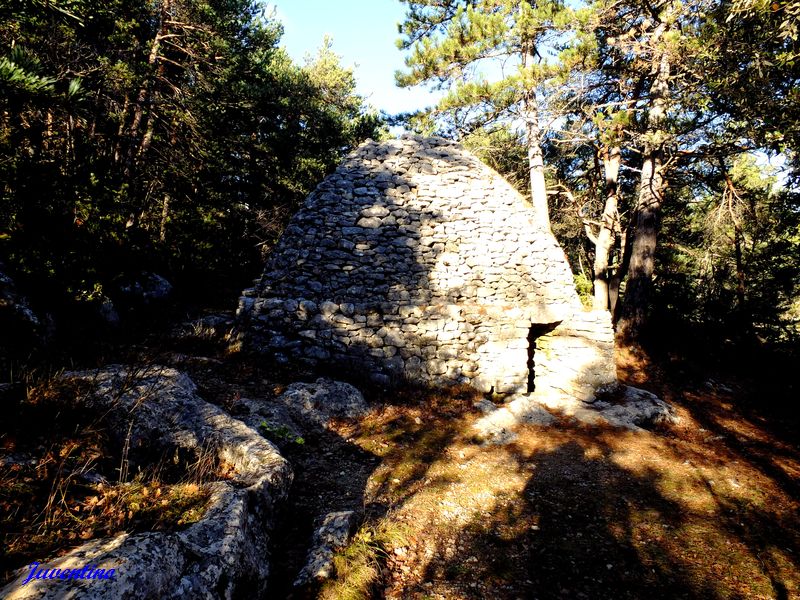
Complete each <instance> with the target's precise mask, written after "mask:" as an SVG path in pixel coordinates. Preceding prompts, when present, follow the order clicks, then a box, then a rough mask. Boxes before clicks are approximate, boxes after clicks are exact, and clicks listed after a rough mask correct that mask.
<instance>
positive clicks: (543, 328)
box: [528, 321, 561, 394]
mask: <svg viewBox="0 0 800 600" xmlns="http://www.w3.org/2000/svg"><path fill="white" fill-rule="evenodd" d="M560 324H561V322H560V321H559V322H558V323H533V324H532V325H531V328H530V329H529V330H528V393H529V394H530V393H532V392H533V391H534V390H535V389H536V359H535V354H536V340H537V339H539V338H540V337H542V336H543V335H545V334H548V333H550V332H551V331H553V329H555V328H556V327H558V326H559V325H560Z"/></svg>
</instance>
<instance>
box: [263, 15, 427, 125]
mask: <svg viewBox="0 0 800 600" xmlns="http://www.w3.org/2000/svg"><path fill="white" fill-rule="evenodd" d="M265 4H266V5H267V6H268V7H269V8H275V9H276V14H277V17H278V19H279V20H280V21H281V23H283V27H284V34H283V39H282V40H281V44H282V45H283V46H284V47H285V48H286V50H287V51H288V52H289V55H290V56H291V57H292V58H293V59H295V61H297V62H302V60H303V58H304V57H305V55H306V54H313V53H314V52H315V51H316V49H317V48H319V46H320V44H321V43H322V38H323V36H324V35H325V34H329V35H330V36H331V37H332V38H333V49H334V51H335V52H336V53H337V54H339V55H340V56H341V57H342V63H343V65H344V66H348V67H353V69H354V72H355V76H356V79H357V81H358V92H359V93H360V94H361V95H362V96H365V97H366V98H367V102H368V103H369V104H371V105H372V106H374V107H375V108H377V109H378V110H384V111H386V112H388V113H390V114H395V113H398V112H404V111H411V110H416V109H419V108H424V107H426V106H429V105H432V104H435V102H436V100H437V98H438V95H433V94H431V93H430V92H429V91H428V90H427V89H425V88H424V87H419V86H418V87H415V88H412V89H400V88H397V87H396V86H395V84H394V72H395V71H396V70H397V69H402V68H403V67H404V63H403V53H402V52H401V51H400V50H398V49H397V47H396V46H395V41H396V40H397V38H398V37H399V35H398V33H397V23H399V22H400V21H402V20H403V15H404V14H405V7H404V5H402V4H400V2H398V1H397V0H268V1H266V2H265Z"/></svg>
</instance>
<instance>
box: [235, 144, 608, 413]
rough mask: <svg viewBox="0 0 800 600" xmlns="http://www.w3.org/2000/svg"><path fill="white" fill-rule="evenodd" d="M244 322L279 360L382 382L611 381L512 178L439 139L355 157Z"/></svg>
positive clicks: (603, 321)
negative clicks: (326, 366)
mask: <svg viewBox="0 0 800 600" xmlns="http://www.w3.org/2000/svg"><path fill="white" fill-rule="evenodd" d="M238 315H239V317H240V319H243V320H245V321H247V322H248V323H249V331H250V332H251V333H252V336H251V339H252V340H253V342H254V343H255V344H256V345H257V346H260V347H261V348H262V349H264V350H266V351H268V352H270V353H273V354H274V355H276V356H277V357H278V358H279V359H283V360H290V359H295V360H296V359H302V360H307V361H311V362H316V363H318V362H325V363H330V364H339V365H343V366H350V367H353V368H355V369H357V370H358V371H360V372H364V371H365V370H367V372H368V373H370V374H371V375H372V376H373V378H375V379H376V380H378V381H383V382H387V383H388V382H390V381H392V380H395V379H396V378H398V377H400V376H405V377H408V378H411V379H415V380H421V381H424V382H428V383H432V384H437V385H447V384H453V383H467V384H471V385H473V386H475V387H478V388H479V389H484V390H487V391H488V390H491V389H494V390H495V391H496V392H501V393H509V392H525V391H530V390H531V389H532V388H533V387H534V386H536V387H537V388H539V387H542V386H553V387H556V388H559V389H564V390H567V391H570V392H571V393H576V394H579V395H583V396H586V397H587V398H588V397H589V396H591V394H592V393H593V389H594V387H595V386H596V385H598V384H601V383H607V382H609V381H612V380H614V372H613V359H612V352H613V338H612V334H611V327H610V323H609V322H608V319H607V317H606V315H605V313H591V312H584V311H583V309H582V307H581V304H580V302H579V300H578V297H577V295H576V293H575V289H574V286H573V281H572V274H571V272H570V269H569V266H568V264H567V261H566V258H565V256H564V252H563V251H562V250H561V248H560V247H559V246H558V244H557V242H556V240H555V238H553V236H552V235H551V234H550V232H549V231H546V230H543V229H541V228H539V227H537V225H536V223H535V222H534V221H533V219H532V211H531V209H530V207H529V206H528V205H527V203H526V202H525V200H524V199H523V198H522V197H521V196H520V195H519V194H518V193H517V192H516V191H515V190H514V189H513V188H512V187H511V186H510V185H509V184H508V183H507V182H506V181H505V180H504V179H503V178H502V177H500V176H499V175H498V174H497V173H496V172H494V171H493V170H491V169H490V168H488V167H487V166H486V165H484V164H483V163H482V162H481V161H480V160H478V159H477V158H476V157H475V156H473V155H471V154H470V153H468V152H467V151H465V150H464V149H463V148H462V147H461V146H459V145H457V144H454V143H452V142H450V141H447V140H444V139H441V138H419V137H416V136H404V137H403V138H402V139H399V140H392V141H387V142H382V143H377V142H371V141H370V142H367V143H365V144H363V145H362V146H361V147H359V148H358V149H357V150H355V151H354V152H353V153H352V154H351V155H350V156H348V158H347V159H346V160H345V161H344V163H343V164H342V165H341V166H340V167H339V168H338V169H337V170H336V172H334V173H333V174H332V175H330V176H329V177H328V178H326V179H325V180H324V181H323V182H322V183H321V184H320V185H319V186H318V187H317V189H316V190H315V191H314V192H313V193H312V194H311V195H310V196H309V198H308V199H307V201H306V203H305V205H304V206H303V208H302V209H301V210H300V211H299V212H298V213H297V214H296V215H295V216H294V218H293V219H292V220H291V223H290V224H289V226H288V227H287V229H286V231H285V232H284V234H283V236H282V238H281V239H280V241H279V243H278V245H277V247H276V248H275V249H274V251H273V253H272V254H271V256H270V259H269V260H268V263H267V266H266V269H265V271H264V275H263V277H262V278H261V279H260V280H258V281H257V282H256V285H255V287H254V288H252V289H248V290H245V292H244V294H243V297H242V298H241V300H240V304H239V310H238ZM533 375H535V377H534V376H533ZM590 388H591V389H592V391H591V392H589V391H588V390H589V389H590Z"/></svg>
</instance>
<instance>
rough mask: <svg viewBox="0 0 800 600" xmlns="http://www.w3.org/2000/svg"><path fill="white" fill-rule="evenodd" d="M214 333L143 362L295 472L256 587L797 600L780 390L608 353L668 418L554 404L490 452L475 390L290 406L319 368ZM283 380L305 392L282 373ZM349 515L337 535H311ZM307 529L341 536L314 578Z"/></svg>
mask: <svg viewBox="0 0 800 600" xmlns="http://www.w3.org/2000/svg"><path fill="white" fill-rule="evenodd" d="M225 327H226V323H225V322H224V320H223V321H220V322H217V323H216V325H215V324H214V322H213V320H212V321H209V322H206V323H205V324H203V323H199V324H195V326H193V327H192V328H191V331H190V332H189V335H188V336H187V335H182V336H178V340H177V341H175V340H174V339H173V341H172V342H170V343H169V344H166V345H164V346H162V350H160V351H159V352H158V353H155V354H154V353H153V351H152V350H151V349H149V348H148V349H143V354H147V355H148V358H149V359H150V360H152V361H156V362H159V363H161V364H167V365H170V366H173V367H176V368H178V369H179V370H181V371H182V372H185V373H187V374H188V375H189V376H190V377H191V378H192V380H193V381H194V382H195V383H196V384H197V387H198V394H199V395H200V396H201V397H202V398H204V399H206V400H208V401H209V402H211V403H213V404H216V405H217V406H220V407H222V408H223V409H224V410H225V411H226V412H228V413H230V414H232V415H234V416H236V417H237V418H239V419H242V420H244V421H245V422H248V423H249V424H250V425H251V427H255V428H256V429H257V430H259V432H260V433H261V434H262V435H264V436H265V437H267V438H268V439H269V440H270V441H272V442H273V443H274V444H275V445H276V446H278V447H279V448H280V450H281V453H282V454H283V456H284V457H285V458H286V459H287V460H288V462H289V463H290V464H291V466H292V470H293V472H294V483H293V484H292V487H291V489H290V492H289V497H288V500H287V501H286V502H284V503H283V508H282V509H281V511H280V512H279V514H278V518H277V523H278V524H277V528H276V530H275V531H274V532H273V534H272V536H271V546H272V548H271V563H272V564H271V566H270V573H271V575H270V581H269V592H268V597H269V598H314V597H321V598H381V597H384V598H447V599H451V598H592V599H594V598H642V597H649V596H656V597H670V598H792V597H800V568H799V567H800V556H799V555H798V553H800V522H798V519H797V514H798V508H799V506H798V505H799V504H800V485H798V477H800V452H798V446H797V431H798V430H797V416H796V415H795V414H794V413H793V412H792V411H791V409H790V408H783V405H784V404H786V403H782V402H780V401H779V400H780V399H781V398H780V397H779V396H778V395H777V394H778V392H776V391H775V390H780V389H786V388H785V387H783V388H782V387H781V385H780V384H778V383H776V382H764V381H761V382H759V385H755V384H754V382H753V381H752V380H746V379H743V378H739V379H736V378H731V377H728V378H724V379H723V378H721V377H715V378H713V379H711V378H709V377H708V374H707V373H703V374H702V376H698V375H697V373H698V371H694V373H695V374H694V375H692V374H691V373H688V374H687V371H686V370H685V369H682V368H680V369H679V368H673V367H671V366H669V365H665V366H664V368H658V366H657V365H654V364H651V363H649V362H647V361H646V359H645V358H643V357H642V356H636V355H633V354H630V353H620V356H619V361H618V365H619V368H620V374H621V376H622V378H623V380H624V381H626V382H627V383H629V384H631V385H635V386H637V387H642V388H646V389H650V390H652V391H654V392H656V393H657V394H658V395H659V396H660V397H662V398H664V399H665V400H667V401H668V402H669V403H670V405H671V406H672V407H673V408H674V411H675V413H676V416H677V417H678V420H677V422H672V423H671V422H668V421H665V422H662V423H661V424H659V425H656V426H655V427H654V428H651V429H641V428H639V429H630V428H623V427H614V426H611V425H609V424H605V423H598V424H586V423H585V422H582V421H581V420H578V419H576V418H573V417H570V416H566V415H563V414H561V415H559V414H558V413H556V414H555V416H554V418H550V419H543V420H540V421H538V422H536V421H535V420H534V421H535V422H532V423H529V424H524V425H522V426H520V427H518V428H516V429H515V431H514V434H515V435H514V436H511V437H509V438H508V439H505V440H502V441H503V442H505V443H502V444H496V443H495V444H493V443H486V440H485V439H481V436H480V435H476V428H475V425H476V423H479V422H480V420H481V419H484V418H485V414H484V413H485V410H486V401H487V399H486V398H484V397H483V396H482V395H480V394H478V393H476V392H474V391H470V390H468V389H453V390H450V391H448V392H433V391H430V390H423V389H412V388H408V389H402V390H396V391H392V392H387V391H384V390H381V389H379V388H375V387H371V388H369V387H366V388H364V391H365V396H366V399H367V401H368V406H369V409H368V411H367V412H366V413H365V414H363V415H362V416H358V417H357V418H352V417H354V416H355V415H356V414H357V413H358V412H359V411H355V412H352V411H351V410H350V408H352V407H353V406H354V405H353V404H348V403H345V404H344V405H343V406H344V407H345V408H344V409H342V411H341V412H339V413H338V414H333V415H326V416H325V418H324V419H323V420H316V421H315V420H314V419H310V420H309V419H307V418H304V411H306V410H307V409H308V408H309V407H313V405H314V402H315V400H314V393H315V392H314V390H315V389H316V388H315V387H314V385H315V384H314V383H313V382H314V380H315V378H316V374H312V373H304V372H302V371H298V370H296V369H294V370H283V371H282V370H281V369H280V368H276V367H274V366H271V365H268V364H266V363H265V362H264V361H263V360H261V359H257V358H254V357H248V356H246V355H244V354H242V353H232V354H231V353H225V352H224V351H223V348H224V347H225V345H229V342H230V340H227V341H226V344H221V343H219V342H220V341H221V340H220V335H219V334H220V332H221V331H223V330H224V329H225ZM188 337H192V338H194V339H193V340H188V339H187V338H188ZM203 340H205V342H203ZM199 350H203V352H199ZM298 380H305V381H308V382H311V383H312V387H311V388H302V390H300V391H298V389H296V388H292V387H291V386H290V385H288V384H289V383H290V382H292V381H298ZM309 389H310V390H312V391H310V392H309V391H308V390H309ZM287 390H288V391H289V392H292V391H293V390H294V392H296V393H294V396H292V394H289V396H292V398H293V399H292V400H291V402H289V403H287ZM303 390H304V391H303ZM493 400H494V401H495V402H496V403H499V401H498V399H496V398H495V399H493ZM348 407H350V408H348ZM348 511H352V515H351V516H348V517H346V518H345V519H344V521H343V522H345V526H344V531H345V534H344V536H345V537H344V538H341V536H340V535H339V534H338V533H333V534H330V532H329V534H328V535H320V534H319V532H318V533H317V535H316V536H315V529H316V528H317V527H318V526H319V525H320V524H321V523H322V522H323V521H324V520H325V519H326V516H330V515H331V513H342V514H348ZM337 518H338V517H337ZM334 521H335V519H334ZM330 522H332V521H331V520H330V519H328V523H330ZM347 530H351V532H353V533H354V535H353V536H352V537H351V538H350V539H349V541H348V542H346V543H345V545H344V546H342V545H341V542H342V540H343V539H346V534H347ZM337 538H338V539H339V541H338V543H336V542H335V541H332V540H336V539H337ZM314 539H316V541H317V542H320V540H322V541H323V542H325V540H328V542H330V543H328V546H329V547H328V548H327V549H323V551H322V553H321V554H320V553H319V552H318V553H317V554H316V555H315V556H316V557H317V558H318V559H319V557H320V556H328V557H329V558H330V554H331V552H330V550H333V548H332V547H331V545H333V546H336V548H335V553H334V554H333V559H332V561H329V563H330V564H329V565H328V566H327V567H326V568H324V569H322V570H321V571H320V574H321V573H322V571H327V573H326V574H327V575H328V577H327V578H320V579H319V580H318V581H313V579H314V578H313V576H312V577H311V578H310V579H311V580H312V581H310V582H309V581H308V579H309V578H306V582H305V584H304V585H302V586H297V585H295V582H296V581H297V579H298V575H299V574H300V573H301V571H302V569H303V566H304V565H305V564H306V561H307V557H308V553H309V549H310V546H311V545H312V540H314ZM323 545H324V544H323ZM315 564H319V563H315ZM307 574H308V571H307Z"/></svg>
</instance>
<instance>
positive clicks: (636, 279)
mask: <svg viewBox="0 0 800 600" xmlns="http://www.w3.org/2000/svg"><path fill="white" fill-rule="evenodd" d="M660 28H661V29H662V31H664V25H663V24H662V25H661V26H660ZM669 72H670V63H669V55H668V54H667V52H666V51H662V52H661V54H660V56H659V58H658V63H657V72H656V76H655V79H654V80H653V83H652V85H651V87H650V111H649V113H648V116H647V131H646V137H645V140H646V141H645V146H644V152H643V157H644V158H643V162H642V175H641V180H640V184H639V197H638V199H637V202H636V208H635V211H634V216H633V227H632V230H631V234H632V236H633V239H632V240H631V254H630V265H629V267H628V280H627V283H626V286H625V297H624V298H623V305H622V315H621V317H620V320H619V321H618V323H617V334H618V335H619V336H620V338H621V339H623V340H626V341H629V342H635V341H637V340H638V339H639V338H640V337H641V334H642V331H643V330H644V328H645V325H646V323H647V314H648V310H649V308H650V299H651V288H652V279H653V271H654V268H655V252H656V242H657V238H658V225H659V219H660V216H661V202H662V199H663V193H664V175H663V172H662V166H663V143H664V139H663V138H664V131H663V121H664V118H665V115H666V106H667V101H668V99H669Z"/></svg>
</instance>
